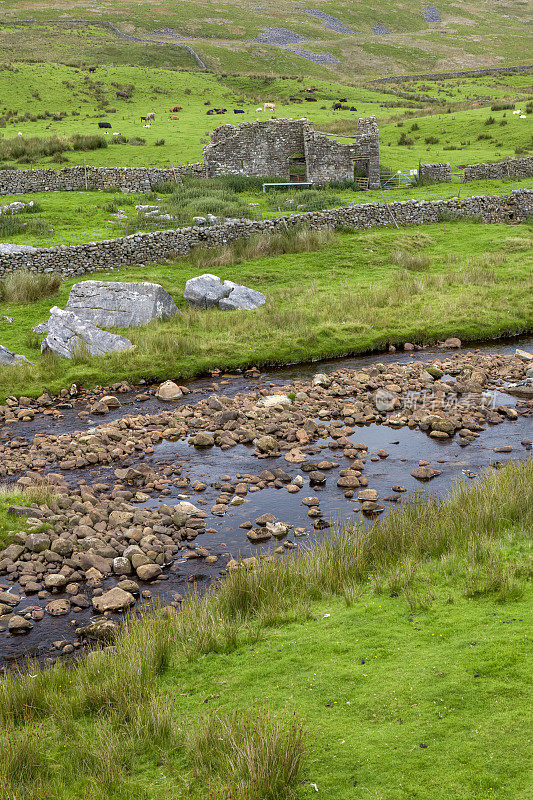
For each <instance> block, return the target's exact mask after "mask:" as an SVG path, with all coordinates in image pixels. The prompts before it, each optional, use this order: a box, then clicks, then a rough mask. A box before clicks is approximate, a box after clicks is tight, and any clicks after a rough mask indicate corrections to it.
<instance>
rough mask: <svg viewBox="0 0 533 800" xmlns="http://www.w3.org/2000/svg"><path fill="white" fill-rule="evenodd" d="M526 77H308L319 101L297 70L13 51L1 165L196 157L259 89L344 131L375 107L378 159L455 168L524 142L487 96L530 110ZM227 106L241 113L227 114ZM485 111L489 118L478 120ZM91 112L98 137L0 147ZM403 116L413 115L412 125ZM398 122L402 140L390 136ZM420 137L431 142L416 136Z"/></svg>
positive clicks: (87, 118) (290, 110) (523, 125)
mask: <svg viewBox="0 0 533 800" xmlns="http://www.w3.org/2000/svg"><path fill="white" fill-rule="evenodd" d="M530 83H531V80H530V78H529V77H528V76H512V77H508V76H506V77H490V76H487V77H480V78H476V79H470V80H468V81H466V82H464V83H463V82H460V81H457V80H449V81H444V80H443V81H432V82H425V83H424V82H423V81H414V82H413V83H407V84H402V85H401V91H402V92H405V93H406V94H402V95H399V94H397V93H396V94H395V93H394V92H398V89H397V88H394V87H391V86H378V85H374V86H372V87H370V86H364V85H359V86H347V85H346V84H342V83H337V82H332V81H314V87H316V88H317V91H316V92H315V93H314V96H315V97H316V98H317V101H318V102H316V103H307V102H305V101H304V102H303V103H299V104H296V103H294V102H291V101H290V97H294V96H295V97H305V87H306V82H305V81H300V80H298V79H281V78H277V79H274V78H259V77H253V78H252V77H242V76H241V77H230V76H215V75H212V74H208V73H201V72H179V71H175V70H167V69H161V68H154V67H141V66H137V67H127V66H105V67H99V68H98V69H97V70H96V72H95V73H89V72H88V71H87V70H86V69H79V68H75V67H67V66H64V65H61V64H43V63H35V64H23V63H14V64H12V65H10V66H5V67H4V68H3V69H2V68H0V167H6V166H9V165H11V166H20V167H28V166H32V165H36V166H45V165H49V166H55V167H60V166H61V165H62V164H64V165H66V164H68V163H71V164H83V163H84V162H85V163H87V164H93V165H100V166H113V165H117V166H125V165H131V166H144V165H154V166H169V165H171V164H176V163H185V162H187V161H198V160H200V159H201V157H202V147H203V146H204V144H205V143H206V142H207V141H208V138H209V135H210V132H211V131H212V129H213V128H215V127H216V126H217V125H220V124H223V123H224V124H227V123H230V124H238V123H240V122H243V121H251V120H255V119H257V118H259V119H266V118H267V117H269V116H270V112H269V113H268V114H264V113H263V112H262V111H259V112H258V111H257V108H258V107H260V106H261V104H262V102H264V101H274V102H275V103H276V111H275V116H277V117H296V118H297V117H302V116H309V117H310V118H311V119H312V120H313V122H314V123H315V126H316V128H317V129H319V130H325V131H328V132H332V133H335V134H339V135H341V136H344V137H353V136H354V135H355V130H356V125H357V119H358V117H360V116H367V115H369V114H375V115H376V117H377V120H378V122H379V125H380V137H381V161H382V162H383V164H384V165H385V166H387V167H390V168H393V169H402V170H406V169H409V168H415V167H416V166H417V165H418V160H419V159H421V160H422V161H426V162H432V161H450V163H451V164H452V167H453V168H456V167H458V165H459V164H467V163H474V162H478V161H496V160H499V159H501V158H505V157H507V156H514V155H517V154H520V153H524V152H526V151H527V148H528V147H530V145H531V130H530V128H531V125H530V122H531V119H532V118H533V117H532V116H531V115H529V116H527V118H526V119H521V118H520V116H519V115H513V114H512V112H511V110H510V109H502V110H500V111H492V110H491V107H490V106H491V104H493V101H494V100H496V101H497V102H498V103H504V104H505V103H511V104H513V103H515V104H516V107H517V108H518V107H521V108H523V109H527V110H529V111H531V110H533V105H532V104H531V102H530V100H531V98H532V97H533V93H532V90H531V86H530ZM128 87H129V88H128ZM126 88H128V92H129V95H130V96H129V98H127V99H124V98H117V97H116V92H117V91H121V90H124V89H126ZM302 90H304V91H302ZM391 92H392V93H391ZM424 96H425V97H424ZM340 97H346V98H347V100H348V103H347V104H346V105H348V106H349V107H351V106H352V105H353V106H354V107H355V108H356V109H357V110H356V111H350V110H340V111H335V112H334V111H333V110H332V104H333V102H334V101H335V100H338V99H339V98H340ZM428 97H429V98H430V99H429V100H428V99H427V98H428ZM431 98H433V99H431ZM528 102H529V106H528ZM206 103H210V105H209V106H207V105H205V104H206ZM175 105H178V106H181V107H182V108H183V110H182V111H181V112H179V114H177V115H174V116H177V117H178V118H177V119H175V120H171V119H170V117H171V116H172V115H171V112H170V109H171V108H172V107H173V106H175ZM214 107H225V108H227V109H228V113H227V114H226V115H224V116H219V115H216V114H215V115H213V116H208V115H207V113H206V112H207V110H209V108H214ZM236 107H240V108H243V109H244V110H245V113H244V114H241V115H238V116H235V115H234V114H233V109H234V108H236ZM147 111H154V112H155V113H156V121H155V123H154V124H152V125H151V127H150V128H144V127H143V123H142V122H141V119H140V118H141V116H143V115H145V114H146V112H147ZM491 117H492V118H493V119H494V122H493V123H491V124H487V121H488V120H489V118H491ZM100 121H109V122H111V125H112V129H111V131H110V132H109V134H108V135H107V136H105V137H104V138H105V141H106V142H107V143H108V144H109V146H108V147H107V148H105V149H96V150H91V151H85V152H82V151H73V152H67V153H64V154H63V156H62V157H61V158H60V160H59V162H58V161H57V157H56V160H52V158H50V157H37V158H27V157H25V156H24V155H21V156H18V157H13V156H11V155H10V154H9V153H8V154H6V153H5V148H4V147H3V140H5V139H13V138H17V137H18V135H19V133H20V134H22V135H23V137H24V138H26V137H51V136H59V137H61V136H71V135H73V134H77V133H80V134H89V133H99V128H98V122H100ZM414 125H416V126H418V127H417V128H414V129H413V126H414ZM113 133H120V134H122V136H123V137H126V138H127V139H128V140H132V139H134V141H135V144H117V143H116V139H117V137H113ZM402 134H404V135H405V137H406V138H407V140H408V142H410V144H409V143H408V144H407V145H402V144H399V140H400V137H401V136H402ZM427 138H430V139H431V142H433V143H431V142H430V143H428V142H426V139H427ZM139 139H143V140H145V143H144V144H143V143H142V142H141V141H139ZM342 141H349V139H346V138H344V139H342ZM156 143H158V144H157V146H156ZM67 159H68V160H67Z"/></svg>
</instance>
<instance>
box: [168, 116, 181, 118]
mask: <svg viewBox="0 0 533 800" xmlns="http://www.w3.org/2000/svg"><path fill="white" fill-rule="evenodd" d="M169 119H179V117H172V116H171V117H169Z"/></svg>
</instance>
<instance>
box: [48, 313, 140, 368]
mask: <svg viewBox="0 0 533 800" xmlns="http://www.w3.org/2000/svg"><path fill="white" fill-rule="evenodd" d="M50 314H51V316H50V319H49V320H48V334H47V336H46V338H45V339H43V341H42V343H41V353H44V352H46V351H47V350H49V351H50V352H52V353H55V354H56V355H58V356H62V357H63V358H74V356H75V355H76V353H77V352H80V351H81V352H83V351H84V350H86V351H88V352H89V354H90V355H91V356H101V355H105V354H106V353H113V352H120V351H122V350H131V349H132V348H133V344H132V343H131V342H130V340H129V339H126V337H125V336H118V335H117V334H116V333H108V332H107V331H102V330H100V328H97V327H96V325H93V323H92V322H84V321H83V320H81V319H80V318H79V317H77V316H76V314H74V313H73V312H72V311H63V310H62V309H61V308H57V306H54V307H53V308H51V309H50Z"/></svg>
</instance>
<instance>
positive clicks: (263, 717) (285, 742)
mask: <svg viewBox="0 0 533 800" xmlns="http://www.w3.org/2000/svg"><path fill="white" fill-rule="evenodd" d="M187 747H188V750H189V753H190V755H191V756H192V759H193V763H194V764H195V766H196V770H197V772H198V777H199V778H200V779H203V780H204V781H205V779H206V778H207V780H208V784H209V788H210V789H211V790H212V791H213V792H214V793H215V796H216V797H217V798H220V800H233V798H235V800H237V798H239V800H289V799H290V798H292V797H295V792H296V788H297V786H298V779H299V777H300V773H301V768H302V762H303V758H304V755H305V749H306V748H305V735H304V730H303V727H302V725H301V723H299V722H298V721H297V720H296V719H294V718H292V719H289V720H280V719H275V718H273V717H272V716H271V715H270V714H268V713H266V712H262V711H259V712H256V713H255V714H252V713H250V714H242V713H239V712H235V713H234V714H231V715H226V716H219V715H218V714H212V715H210V716H206V717H204V718H203V719H200V720H199V722H198V725H197V726H196V727H195V728H194V729H193V730H192V731H191V732H190V733H189V736H188V737H187ZM221 775H222V781H223V783H226V782H228V776H230V779H229V782H228V783H229V785H228V786H227V788H226V790H225V791H222V793H219V787H220V782H221V779H220V776H221Z"/></svg>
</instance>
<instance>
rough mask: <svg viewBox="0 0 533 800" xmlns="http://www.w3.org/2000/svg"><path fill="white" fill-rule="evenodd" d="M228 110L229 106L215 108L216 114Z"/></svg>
mask: <svg viewBox="0 0 533 800" xmlns="http://www.w3.org/2000/svg"><path fill="white" fill-rule="evenodd" d="M227 110H228V109H227V108H215V114H225V113H226V111H227Z"/></svg>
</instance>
